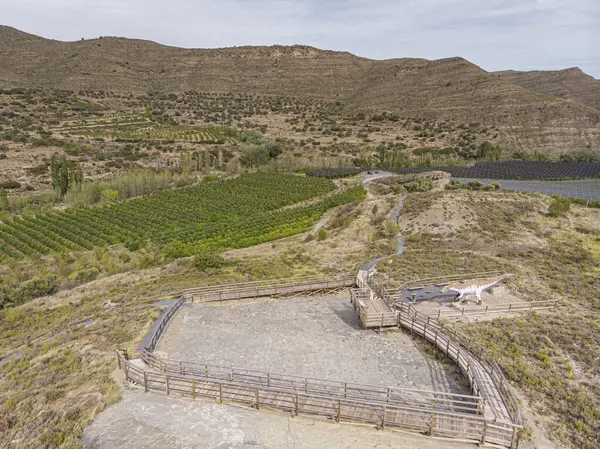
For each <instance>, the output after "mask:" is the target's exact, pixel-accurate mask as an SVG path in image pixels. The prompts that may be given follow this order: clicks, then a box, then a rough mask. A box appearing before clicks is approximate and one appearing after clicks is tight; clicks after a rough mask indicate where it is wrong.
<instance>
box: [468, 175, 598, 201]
mask: <svg viewBox="0 0 600 449" xmlns="http://www.w3.org/2000/svg"><path fill="white" fill-rule="evenodd" d="M459 179H460V180H461V181H462V182H463V183H467V182H469V181H472V180H473V179H470V178H459ZM479 181H482V182H483V183H484V184H486V185H487V184H489V183H490V182H494V181H497V180H495V179H479ZM501 184H502V188H503V189H507V190H514V191H517V192H537V193H542V194H544V195H556V194H560V195H562V196H564V197H565V198H574V199H579V200H585V201H600V179H581V180H577V181H518V180H502V182H501Z"/></svg>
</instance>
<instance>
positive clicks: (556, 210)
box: [548, 195, 571, 217]
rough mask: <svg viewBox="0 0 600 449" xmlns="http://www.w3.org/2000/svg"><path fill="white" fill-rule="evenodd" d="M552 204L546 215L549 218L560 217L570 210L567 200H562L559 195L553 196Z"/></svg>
mask: <svg viewBox="0 0 600 449" xmlns="http://www.w3.org/2000/svg"><path fill="white" fill-rule="evenodd" d="M553 198H554V200H553V201H552V204H550V207H549V208H548V215H550V216H551V217H562V216H563V215H565V214H566V213H567V212H569V209H570V208H571V201H569V199H568V198H563V197H562V196H560V195H555V196H554V197H553Z"/></svg>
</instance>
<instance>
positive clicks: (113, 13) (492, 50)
mask: <svg viewBox="0 0 600 449" xmlns="http://www.w3.org/2000/svg"><path fill="white" fill-rule="evenodd" d="M0 23H2V24H5V25H10V26H13V27H15V28H19V29H21V30H23V31H27V32H30V33H34V34H38V35H41V36H44V37H48V38H53V39H60V40H77V39H80V38H82V37H85V38H93V37H98V36H124V37H136V38H142V39H150V40H153V41H157V42H160V43H162V44H167V45H174V46H179V47H193V48H210V47H229V46H234V45H238V46H239V45H273V44H283V45H292V44H306V45H312V46H315V47H319V48H324V49H331V50H346V51H349V52H352V53H354V54H356V55H359V56H365V57H369V58H374V59H385V58H396V57H422V58H427V59H437V58H444V57H449V56H462V57H464V58H467V59H469V60H470V61H472V62H474V63H475V64H478V65H480V66H481V67H483V68H484V69H486V70H503V69H516V70H534V69H561V68H566V67H573V66H578V67H580V68H581V69H583V70H584V71H585V72H587V73H589V74H590V75H593V76H595V77H596V78H599V79H600V0H348V1H344V0H274V1H268V0H168V1H165V0H100V1H94V2H92V1H89V0H87V1H84V0H0ZM0 63H1V62H0Z"/></svg>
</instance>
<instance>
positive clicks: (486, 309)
mask: <svg viewBox="0 0 600 449" xmlns="http://www.w3.org/2000/svg"><path fill="white" fill-rule="evenodd" d="M489 307H490V306H485V314H484V315H485V316H487V312H488V308H489Z"/></svg>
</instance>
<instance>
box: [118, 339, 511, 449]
mask: <svg viewBox="0 0 600 449" xmlns="http://www.w3.org/2000/svg"><path fill="white" fill-rule="evenodd" d="M117 358H118V361H119V367H120V368H121V370H122V371H123V372H124V374H125V377H126V379H127V380H128V381H131V382H134V383H137V384H139V385H142V386H143V387H144V389H145V390H146V391H157V392H162V393H165V394H167V395H176V396H179V397H190V398H193V399H195V398H197V397H203V398H208V399H212V400H215V401H218V402H219V403H231V404H242V405H246V406H250V407H254V408H256V409H260V408H265V407H266V408H272V409H278V410H284V411H286V412H291V413H294V414H296V415H299V414H306V415H313V416H323V417H326V418H329V419H332V420H335V421H337V422H355V423H368V424H373V425H378V426H380V427H381V428H385V427H388V428H395V429H403V430H410V431H416V432H420V433H424V434H427V435H431V436H439V437H450V438H461V439H468V440H471V441H474V442H488V443H493V444H498V445H502V446H508V445H510V444H511V441H512V435H513V428H514V426H513V425H512V424H507V423H502V422H493V421H491V420H489V419H486V418H485V417H483V416H480V415H476V414H473V413H460V412H456V411H452V412H450V411H444V410H440V409H437V408H421V407H414V406H410V405H400V404H388V403H387V402H385V403H384V402H382V401H371V400H356V399H350V398H342V397H340V396H323V395H320V394H317V393H313V392H304V391H302V390H301V389H297V390H292V389H288V390H283V389H276V388H270V387H269V386H264V385H249V384H243V383H238V382H230V381H227V380H222V379H210V378H199V377H195V376H190V375H181V374H171V373H169V372H156V371H149V370H144V369H141V368H139V367H137V366H135V365H133V364H132V363H131V362H130V361H129V360H127V359H126V358H125V357H124V355H123V354H122V353H121V352H120V351H117Z"/></svg>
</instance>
